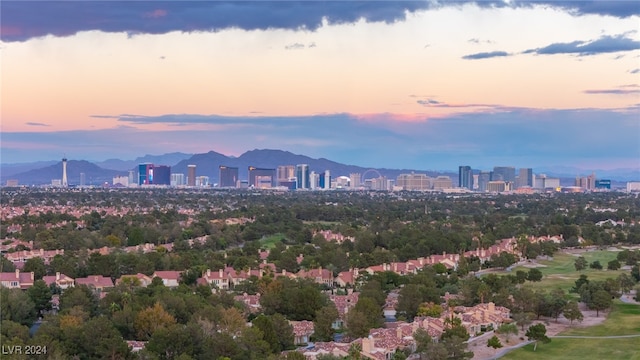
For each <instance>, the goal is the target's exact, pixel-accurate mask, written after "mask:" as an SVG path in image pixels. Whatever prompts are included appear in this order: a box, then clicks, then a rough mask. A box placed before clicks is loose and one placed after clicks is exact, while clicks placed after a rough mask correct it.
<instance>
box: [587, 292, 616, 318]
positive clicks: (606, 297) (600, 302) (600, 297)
mask: <svg viewBox="0 0 640 360" xmlns="http://www.w3.org/2000/svg"><path fill="white" fill-rule="evenodd" d="M612 303H613V301H612V300H611V294H609V292H608V291H606V290H597V291H596V292H595V293H593V295H592V297H591V301H590V302H589V303H588V304H587V305H588V306H589V308H591V309H595V310H596V317H597V316H599V315H600V310H606V309H608V308H609V307H611V304H612Z"/></svg>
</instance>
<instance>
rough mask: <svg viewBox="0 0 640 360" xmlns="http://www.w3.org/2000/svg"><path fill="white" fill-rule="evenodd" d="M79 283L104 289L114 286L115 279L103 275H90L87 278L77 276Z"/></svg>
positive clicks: (97, 289) (98, 289)
mask: <svg viewBox="0 0 640 360" xmlns="http://www.w3.org/2000/svg"><path fill="white" fill-rule="evenodd" d="M77 285H86V286H88V287H90V288H92V289H94V290H96V291H100V292H102V291H104V290H105V289H109V288H112V287H113V281H111V278H108V277H104V276H102V275H90V276H87V277H85V278H77V279H76V286H77Z"/></svg>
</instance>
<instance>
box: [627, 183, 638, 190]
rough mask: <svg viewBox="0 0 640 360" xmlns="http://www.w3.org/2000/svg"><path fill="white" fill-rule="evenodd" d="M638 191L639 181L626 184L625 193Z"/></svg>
mask: <svg viewBox="0 0 640 360" xmlns="http://www.w3.org/2000/svg"><path fill="white" fill-rule="evenodd" d="M631 191H640V181H629V182H628V183H627V192H631Z"/></svg>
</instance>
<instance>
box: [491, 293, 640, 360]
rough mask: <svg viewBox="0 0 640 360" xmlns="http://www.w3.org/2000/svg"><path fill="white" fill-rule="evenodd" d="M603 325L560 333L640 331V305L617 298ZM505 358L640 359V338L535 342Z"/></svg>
mask: <svg viewBox="0 0 640 360" xmlns="http://www.w3.org/2000/svg"><path fill="white" fill-rule="evenodd" d="M608 315H609V316H608V317H607V320H605V321H604V323H602V324H601V325H596V326H591V327H587V328H580V329H577V328H576V329H570V330H568V331H565V332H563V333H561V334H559V335H579V336H615V335H631V334H640V305H631V304H623V303H621V302H619V301H616V302H615V304H614V306H613V309H612V311H611V313H609V314H608ZM502 359H506V360H509V359H513V360H516V359H517V360H520V359H524V360H527V359H545V360H546V359H583V360H588V359H634V360H640V338H620V339H561V338H560V339H559V338H553V339H552V340H551V343H549V344H538V348H537V350H536V351H535V352H534V351H533V344H531V345H527V346H525V347H523V348H521V349H517V350H514V351H511V352H509V353H508V354H507V355H505V356H504V357H503V358H502Z"/></svg>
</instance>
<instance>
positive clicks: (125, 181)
mask: <svg viewBox="0 0 640 360" xmlns="http://www.w3.org/2000/svg"><path fill="white" fill-rule="evenodd" d="M112 184H113V186H123V187H128V186H129V177H128V176H116V177H114V178H113V182H112Z"/></svg>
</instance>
